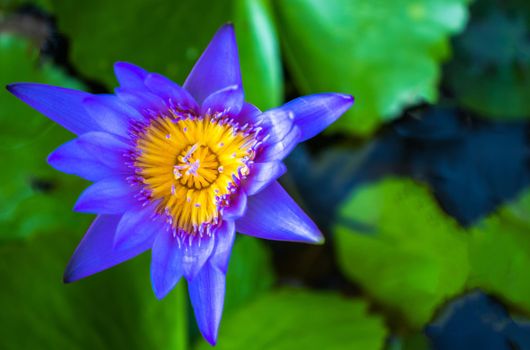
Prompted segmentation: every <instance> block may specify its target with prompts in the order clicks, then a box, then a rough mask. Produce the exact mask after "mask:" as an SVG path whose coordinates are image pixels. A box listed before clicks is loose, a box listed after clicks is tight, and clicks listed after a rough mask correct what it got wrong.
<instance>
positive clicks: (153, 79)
mask: <svg viewBox="0 0 530 350" xmlns="http://www.w3.org/2000/svg"><path fill="white" fill-rule="evenodd" d="M145 86H147V88H148V89H149V90H151V92H153V93H154V94H156V95H158V96H159V97H161V98H162V99H163V100H164V101H165V102H166V104H167V105H168V106H169V107H172V108H175V109H177V110H184V111H193V112H198V111H199V106H198V105H197V102H195V100H194V99H193V97H192V96H191V94H190V93H189V92H187V91H186V90H185V89H184V88H182V87H180V86H179V85H177V84H176V83H174V82H172V81H171V80H169V79H168V78H166V77H164V76H163V75H160V74H155V73H152V74H149V75H148V76H147V78H146V79H145Z"/></svg>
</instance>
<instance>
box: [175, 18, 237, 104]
mask: <svg viewBox="0 0 530 350" xmlns="http://www.w3.org/2000/svg"><path fill="white" fill-rule="evenodd" d="M231 85H239V86H242V83H241V72H240V69H239V57H238V54H237V43H236V37H235V33H234V27H233V26H232V25H231V24H226V25H224V26H222V27H221V29H219V30H218V31H217V33H216V34H215V36H214V37H213V39H212V41H211V42H210V44H209V45H208V47H207V48H206V50H204V52H203V54H202V56H201V57H200V58H199V60H198V61H197V63H195V66H194V67H193V69H192V70H191V73H190V74H189V75H188V78H187V79H186V82H184V88H185V89H186V90H188V91H189V92H190V93H191V95H192V96H193V97H195V100H196V101H197V103H199V104H202V102H203V101H204V100H205V99H206V97H208V96H210V95H211V94H213V93H214V92H216V91H218V90H221V89H224V88H226V87H228V86H231Z"/></svg>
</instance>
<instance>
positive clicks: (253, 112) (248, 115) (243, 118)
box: [235, 102, 261, 124]
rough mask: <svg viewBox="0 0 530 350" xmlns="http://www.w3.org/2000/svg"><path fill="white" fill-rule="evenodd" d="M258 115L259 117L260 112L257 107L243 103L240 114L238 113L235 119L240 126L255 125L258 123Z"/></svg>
mask: <svg viewBox="0 0 530 350" xmlns="http://www.w3.org/2000/svg"><path fill="white" fill-rule="evenodd" d="M259 115H261V111H260V110H259V108H258V107H256V106H254V105H253V104H250V103H248V102H244V103H243V108H242V109H241V112H239V115H238V116H237V117H236V118H235V119H236V120H237V121H238V122H239V123H240V124H246V123H249V124H255V123H256V122H257V121H258V116H259Z"/></svg>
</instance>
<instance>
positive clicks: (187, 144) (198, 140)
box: [134, 114, 258, 235]
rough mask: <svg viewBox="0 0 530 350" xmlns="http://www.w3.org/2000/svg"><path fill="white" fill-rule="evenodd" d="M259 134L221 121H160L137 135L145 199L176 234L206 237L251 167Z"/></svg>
mask: <svg viewBox="0 0 530 350" xmlns="http://www.w3.org/2000/svg"><path fill="white" fill-rule="evenodd" d="M257 134H258V130H254V129H253V128H252V127H249V126H244V127H241V126H240V125H239V124H238V123H236V122H234V121H233V120H231V119H228V118H223V117H222V116H219V115H216V116H209V115H208V116H203V117H195V116H190V115H187V116H180V115H173V114H172V115H171V116H160V117H157V118H154V119H152V120H151V121H150V123H149V124H148V125H147V126H145V127H144V128H143V130H142V131H141V132H140V133H139V134H138V138H137V141H136V146H137V147H136V149H137V152H136V156H135V158H134V167H135V169H136V173H137V175H138V178H137V180H138V181H139V182H140V183H141V185H142V186H143V189H144V192H145V194H146V199H147V200H148V201H150V202H156V203H157V210H158V212H159V213H160V214H163V215H166V216H167V221H168V223H170V224H171V226H172V228H173V229H174V230H175V232H176V233H178V234H193V235H194V234H199V235H202V234H205V233H206V234H210V228H211V227H212V226H215V225H217V224H218V223H220V217H221V215H222V210H223V208H224V207H227V206H228V205H230V199H231V198H230V197H231V195H232V194H233V193H234V192H235V191H236V190H237V188H238V187H239V185H240V183H241V180H243V179H244V178H245V177H246V176H247V175H248V173H249V172H250V168H251V165H252V160H253V158H254V154H255V149H256V147H257V145H258V140H257Z"/></svg>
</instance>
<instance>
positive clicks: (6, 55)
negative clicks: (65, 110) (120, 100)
mask: <svg viewBox="0 0 530 350" xmlns="http://www.w3.org/2000/svg"><path fill="white" fill-rule="evenodd" d="M17 81H32V82H40V83H47V84H52V85H60V86H65V87H70V88H77V89H81V88H82V85H81V84H80V83H78V82H77V81H75V80H73V79H72V78H69V77H68V76H66V75H65V74H64V73H63V72H62V71H60V70H58V69H57V68H56V67H53V66H52V65H51V64H50V63H49V62H46V61H44V62H39V60H38V50H36V49H35V48H33V47H32V46H31V45H30V44H29V42H27V41H25V40H23V39H20V38H17V37H15V36H11V35H7V34H0V85H1V86H5V85H7V84H9V83H13V82H17ZM0 105H1V106H2V108H1V109H0V159H2V164H3V166H2V171H1V172H0V182H1V183H2V186H0V208H2V209H1V210H0V241H1V240H6V239H10V238H21V237H27V236H29V235H31V234H34V233H35V232H37V231H39V232H46V231H54V230H58V229H65V230H73V231H77V230H78V227H79V225H80V223H81V224H83V223H84V222H88V219H89V217H88V216H86V215H79V214H74V213H73V212H72V210H71V207H72V206H73V204H74V202H75V198H76V196H77V195H78V194H79V193H80V192H81V190H82V187H83V185H84V184H85V182H84V181H82V180H80V179H77V178H75V177H73V176H68V175H64V174H61V173H59V172H57V171H55V170H54V169H52V168H51V167H50V166H49V165H48V164H47V163H46V158H47V156H48V154H49V153H50V152H51V151H53V150H54V149H55V148H56V147H57V146H59V145H60V144H62V143H64V142H66V141H67V140H68V139H71V138H73V135H72V134H71V133H69V132H68V131H66V130H63V129H62V128H61V127H60V126H58V125H56V124H55V123H53V122H52V121H51V120H49V119H47V118H46V117H44V116H43V115H41V114H39V113H38V112H36V111H34V110H33V109H31V108H30V107H29V106H27V105H26V104H24V103H23V102H21V101H20V100H18V99H17V98H15V97H14V96H13V95H11V94H10V93H8V92H7V91H6V90H5V89H1V90H0Z"/></svg>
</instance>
